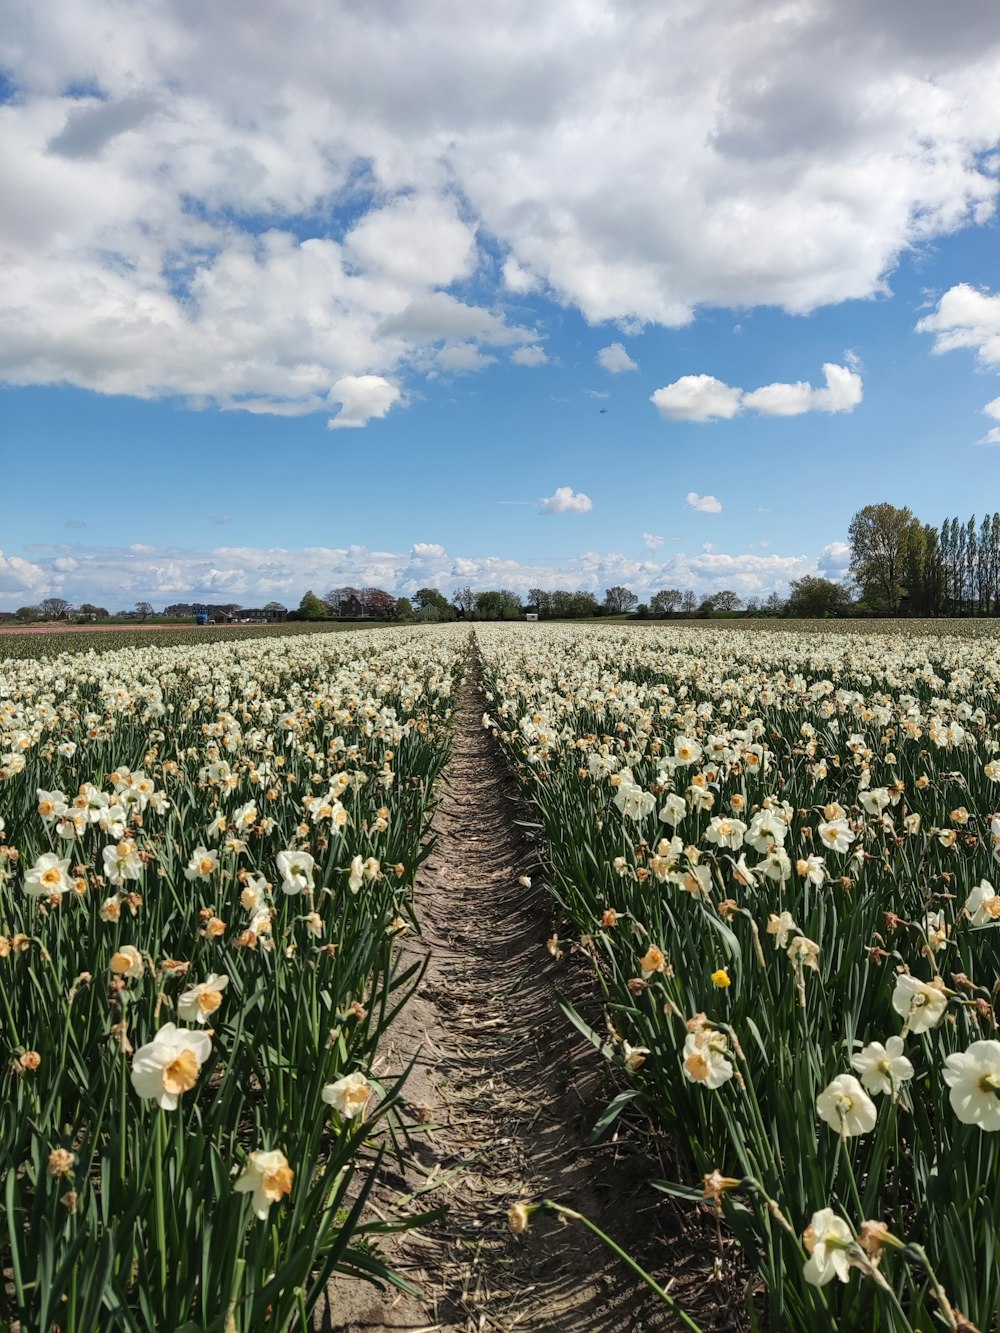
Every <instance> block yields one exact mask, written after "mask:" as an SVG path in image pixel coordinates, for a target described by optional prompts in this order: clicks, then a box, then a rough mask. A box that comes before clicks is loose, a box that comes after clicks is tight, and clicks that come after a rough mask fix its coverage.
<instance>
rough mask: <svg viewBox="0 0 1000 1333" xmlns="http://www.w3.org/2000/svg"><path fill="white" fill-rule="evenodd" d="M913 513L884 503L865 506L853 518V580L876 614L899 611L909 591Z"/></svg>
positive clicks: (850, 528)
mask: <svg viewBox="0 0 1000 1333" xmlns="http://www.w3.org/2000/svg"><path fill="white" fill-rule="evenodd" d="M916 522H917V520H916V519H915V518H914V517H913V512H912V510H910V509H907V508H906V507H905V506H904V507H903V508H902V509H899V508H897V507H896V506H895V505H892V504H889V503H888V501H885V500H883V501H882V503H881V504H874V505H865V507H864V508H863V509H859V510H858V512H857V513H856V514H855V515H854V517H853V518H852V519H851V525H850V527H849V528H848V530H847V532H848V536H849V538H850V542H851V577H852V578H853V579H854V581H855V583H856V584H857V585H858V587H859V588H860V589H861V594H862V597H863V598H864V601H865V603H866V604H867V605H868V606H869V607H871V608H872V610H876V611H896V610H898V608H899V603H900V600H901V598H902V596H903V593H904V592H905V591H906V589H905V585H904V583H903V576H904V570H905V567H906V549H907V544H908V541H909V537H910V529H911V527H912V526H913V525H914V524H915V523H916Z"/></svg>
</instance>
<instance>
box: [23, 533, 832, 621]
mask: <svg viewBox="0 0 1000 1333" xmlns="http://www.w3.org/2000/svg"><path fill="white" fill-rule="evenodd" d="M843 547H844V543H837V542H834V543H831V544H830V545H829V546H828V547H826V548H824V551H823V553H822V554H821V555H820V556H808V555H805V554H800V555H780V554H771V553H767V554H764V553H762V552H759V551H758V552H751V553H747V554H730V553H727V552H723V551H718V550H716V548H715V547H714V546H712V545H706V546H705V547H704V548H703V549H702V550H701V551H700V552H698V553H697V554H693V555H687V554H684V553H680V552H679V553H677V554H676V555H672V556H671V557H670V558H669V559H667V560H663V561H660V560H657V559H655V558H653V556H652V555H651V556H649V557H647V558H643V559H638V560H637V559H634V558H633V557H631V556H627V555H624V554H622V553H620V552H615V551H584V552H582V553H580V554H578V555H575V556H573V557H571V558H569V559H567V560H565V561H563V562H561V563H558V564H529V563H525V562H522V561H518V560H513V559H510V558H508V557H504V556H498V555H468V554H464V555H453V554H451V553H450V552H448V551H447V550H446V549H445V547H444V546H443V545H441V544H440V543H437V542H417V543H414V545H413V546H412V547H411V549H410V550H409V551H405V552H395V551H382V550H372V549H370V548H369V547H366V546H348V547H305V548H302V549H297V550H291V549H287V548H284V547H278V548H263V547H251V546H219V547H214V548H212V549H210V550H192V549H187V548H182V547H168V546H153V545H150V544H148V543H134V544H133V545H132V546H129V547H125V548H118V547H85V546H80V545H68V544H62V545H51V544H42V545H39V546H37V547H36V548H35V549H34V550H33V551H32V553H31V559H24V558H22V557H19V556H4V555H3V554H0V608H4V609H6V608H10V609H13V608H15V607H17V606H20V605H22V604H23V603H25V602H33V601H37V600H38V599H39V598H41V597H46V596H58V597H65V598H66V599H67V600H69V601H71V602H73V603H74V604H77V605H78V604H79V603H80V602H83V601H92V602H97V603H98V604H100V605H106V606H109V608H110V609H112V610H114V609H117V608H118V607H119V606H126V607H127V606H131V605H133V604H134V603H135V602H136V601H149V602H151V603H152V604H153V605H154V606H156V607H161V606H163V605H165V604H167V603H169V602H174V601H206V602H212V601H236V602H241V603H243V605H245V606H252V605H259V604H260V603H261V602H266V601H270V600H272V599H275V600H277V601H281V602H284V603H285V605H286V606H296V605H297V604H298V602H299V599H300V598H301V597H302V594H303V593H304V592H305V590H306V589H307V588H312V589H314V590H316V591H319V590H323V591H325V590H326V589H327V588H334V587H340V586H343V585H345V584H350V585H352V586H355V587H366V586H376V587H382V588H385V589H386V590H387V591H389V592H391V593H393V594H394V595H395V596H410V595H412V594H413V593H414V592H416V591H417V589H418V588H423V587H428V586H431V587H437V588H440V589H441V590H442V591H443V592H446V593H450V592H452V591H453V590H454V589H455V587H457V586H461V585H464V584H467V583H469V584H471V585H472V586H473V587H474V588H491V587H492V588H497V587H508V588H515V589H518V590H520V591H522V592H526V591H527V590H528V589H529V588H533V587H540V588H584V589H587V590H589V591H592V592H595V593H597V594H598V595H602V594H603V592H604V589H605V588H608V587H611V586H612V585H613V584H615V583H624V584H626V585H627V586H628V587H630V588H632V590H633V591H634V592H636V593H638V594H639V595H640V596H642V597H644V598H645V597H648V596H650V595H651V594H652V593H653V592H655V591H656V590H657V589H658V588H664V587H680V588H688V587H689V588H692V589H693V590H694V591H696V592H697V593H699V594H704V593H707V592H712V591H716V590H718V589H719V588H736V589H737V590H738V591H740V592H742V593H743V594H744V595H748V594H750V593H761V592H763V593H767V592H769V591H774V590H780V589H781V588H783V587H784V586H785V585H786V584H787V583H788V582H789V581H790V580H791V579H796V578H801V577H802V575H803V574H815V573H826V574H827V576H828V577H838V574H837V573H836V572H835V571H836V570H837V569H840V568H842V567H841V566H840V565H838V564H837V563H836V562H837V561H839V560H841V559H842V558H843Z"/></svg>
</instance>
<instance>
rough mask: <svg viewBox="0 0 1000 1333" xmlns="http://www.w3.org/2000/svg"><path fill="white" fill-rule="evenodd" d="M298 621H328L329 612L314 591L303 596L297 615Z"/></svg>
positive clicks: (310, 590)
mask: <svg viewBox="0 0 1000 1333" xmlns="http://www.w3.org/2000/svg"><path fill="white" fill-rule="evenodd" d="M295 618H296V620H327V619H328V615H327V610H326V607H325V606H324V605H323V603H322V602H321V601H320V599H319V598H318V597H317V596H316V594H315V593H314V592H313V590H312V589H311V588H310V589H309V591H308V592H307V593H306V594H305V595H304V596H303V598H302V601H301V602H299V609H298V610H297V611H296V613H295Z"/></svg>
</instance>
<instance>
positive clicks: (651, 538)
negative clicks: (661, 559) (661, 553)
mask: <svg viewBox="0 0 1000 1333" xmlns="http://www.w3.org/2000/svg"><path fill="white" fill-rule="evenodd" d="M642 544H643V546H645V548H646V550H647V551H658V550H659V549H660V547H661V546H662V545H663V538H662V537H661V536H659V535H658V534H657V533H655V532H644V533H643V534H642Z"/></svg>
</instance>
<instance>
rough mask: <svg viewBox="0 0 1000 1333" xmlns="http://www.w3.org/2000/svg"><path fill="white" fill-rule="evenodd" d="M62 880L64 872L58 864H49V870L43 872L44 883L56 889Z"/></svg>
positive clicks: (48, 887)
mask: <svg viewBox="0 0 1000 1333" xmlns="http://www.w3.org/2000/svg"><path fill="white" fill-rule="evenodd" d="M61 882H62V872H61V871H60V870H59V868H58V867H57V866H49V868H48V870H46V871H44V872H43V873H42V883H43V884H44V885H45V887H46V888H47V889H54V888H55V887H56V886H57V885H58V884H60V883H61Z"/></svg>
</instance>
